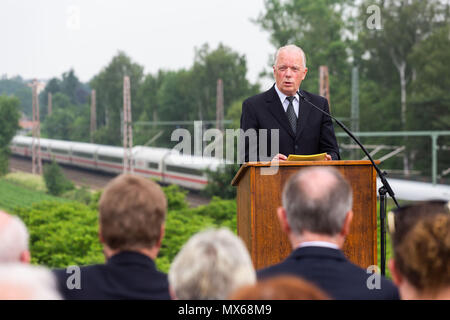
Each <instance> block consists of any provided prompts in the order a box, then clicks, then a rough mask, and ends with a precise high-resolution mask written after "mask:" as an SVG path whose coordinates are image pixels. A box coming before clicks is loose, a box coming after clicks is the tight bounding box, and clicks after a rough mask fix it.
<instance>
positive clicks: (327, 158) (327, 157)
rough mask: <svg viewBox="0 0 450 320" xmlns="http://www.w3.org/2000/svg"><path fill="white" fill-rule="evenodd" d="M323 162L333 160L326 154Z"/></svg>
mask: <svg viewBox="0 0 450 320" xmlns="http://www.w3.org/2000/svg"><path fill="white" fill-rule="evenodd" d="M325 160H327V161H328V160H333V159H331V156H330V155H329V154H328V153H327V154H326V155H325Z"/></svg>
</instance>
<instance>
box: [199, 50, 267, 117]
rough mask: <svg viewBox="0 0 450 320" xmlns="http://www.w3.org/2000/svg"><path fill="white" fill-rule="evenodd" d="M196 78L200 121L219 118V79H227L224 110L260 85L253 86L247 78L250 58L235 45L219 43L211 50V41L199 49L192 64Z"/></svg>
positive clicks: (253, 92) (257, 88)
mask: <svg viewBox="0 0 450 320" xmlns="http://www.w3.org/2000/svg"><path fill="white" fill-rule="evenodd" d="M191 70H192V81H193V85H194V87H195V89H196V91H195V95H194V96H193V99H195V100H194V101H195V107H196V109H197V110H196V113H195V116H196V118H197V119H200V120H214V119H215V118H216V97H217V80H218V79H219V78H220V79H222V81H223V87H224V112H225V114H226V112H227V110H228V108H229V107H230V104H231V103H232V102H233V101H235V100H236V99H238V98H241V97H243V96H250V95H252V94H255V93H256V92H258V90H259V87H258V86H257V85H251V84H250V82H249V81H248V80H247V78H246V75H247V61H246V59H245V56H244V55H240V54H239V53H237V52H235V51H233V50H232V49H231V48H229V47H227V46H225V45H223V44H219V46H218V47H217V49H215V50H212V51H211V50H210V48H209V46H208V45H207V44H204V45H203V46H202V47H200V48H199V49H197V50H196V52H195V59H194V65H193V67H192V69H191Z"/></svg>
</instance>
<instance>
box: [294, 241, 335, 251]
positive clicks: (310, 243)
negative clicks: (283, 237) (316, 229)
mask: <svg viewBox="0 0 450 320" xmlns="http://www.w3.org/2000/svg"><path fill="white" fill-rule="evenodd" d="M303 247H324V248H331V249H336V250H339V247H338V246H337V245H336V244H334V243H331V242H326V241H305V242H302V243H300V245H299V246H298V247H297V248H303Z"/></svg>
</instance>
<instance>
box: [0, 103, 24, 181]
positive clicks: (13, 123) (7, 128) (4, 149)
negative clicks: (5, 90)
mask: <svg viewBox="0 0 450 320" xmlns="http://www.w3.org/2000/svg"><path fill="white" fill-rule="evenodd" d="M19 106H20V101H19V99H18V98H16V97H8V96H6V95H0V175H3V174H5V173H6V172H7V171H8V162H9V152H10V151H9V143H10V142H11V140H12V138H13V137H14V135H15V134H16V131H17V129H19V117H20V113H19Z"/></svg>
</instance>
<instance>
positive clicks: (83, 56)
mask: <svg viewBox="0 0 450 320" xmlns="http://www.w3.org/2000/svg"><path fill="white" fill-rule="evenodd" d="M263 9H264V5H263V0H190V1H188V0H184V1H183V0H165V1H154V0H126V1H125V0H110V1H106V0H78V1H76V0H36V1H30V0H1V1H0V41H1V49H0V75H1V74H5V73H6V74H7V75H8V76H9V77H10V76H13V75H21V76H22V77H24V78H27V79H28V78H34V77H36V78H40V79H48V78H51V77H54V76H61V74H62V72H64V71H67V70H69V69H70V68H74V69H75V72H76V74H77V76H78V77H79V78H80V80H82V81H89V80H90V79H91V78H92V76H94V75H95V74H97V73H98V72H99V71H100V70H101V69H102V68H103V67H105V66H106V65H107V64H108V63H109V62H110V61H111V58H112V57H113V56H114V55H116V54H117V52H118V50H123V51H125V52H126V53H127V54H128V55H129V56H131V58H132V59H133V61H135V62H137V63H139V64H141V65H143V66H144V67H145V72H146V73H149V72H151V73H154V72H156V71H157V70H159V69H166V70H167V69H170V70H177V69H180V68H189V67H190V66H191V65H192V62H193V58H194V48H195V47H200V46H201V45H202V44H204V43H209V44H210V47H211V48H216V47H217V45H218V44H219V43H220V42H222V43H223V44H225V45H227V46H229V47H231V48H232V49H233V50H235V51H237V52H239V53H240V54H245V56H246V57H247V66H248V70H249V72H248V75H247V78H248V79H249V80H250V81H251V82H256V81H258V80H260V79H259V78H258V74H259V72H261V71H262V70H263V69H264V68H266V69H268V70H270V68H269V67H268V65H267V63H268V57H269V55H270V54H273V51H274V50H275V48H274V47H273V46H272V45H271V44H270V43H269V34H268V33H267V32H265V31H262V30H261V28H260V27H259V26H258V25H256V24H254V23H253V22H251V21H250V19H255V18H256V17H257V16H258V15H259V13H260V12H262V11H263ZM270 82H271V80H268V79H266V80H264V81H262V84H263V86H267V84H268V83H270Z"/></svg>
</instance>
